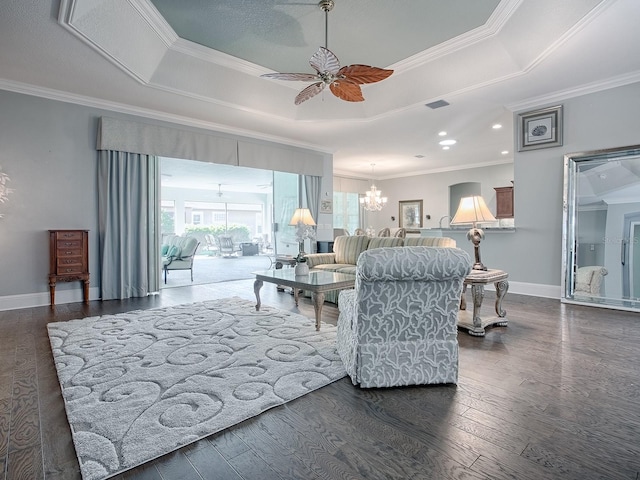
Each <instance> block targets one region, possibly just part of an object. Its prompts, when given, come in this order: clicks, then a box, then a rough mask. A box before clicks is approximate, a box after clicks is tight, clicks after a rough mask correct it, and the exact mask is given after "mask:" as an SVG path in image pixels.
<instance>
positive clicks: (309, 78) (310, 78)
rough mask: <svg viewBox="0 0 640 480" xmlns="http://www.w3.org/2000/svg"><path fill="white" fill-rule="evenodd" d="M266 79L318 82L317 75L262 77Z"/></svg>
mask: <svg viewBox="0 0 640 480" xmlns="http://www.w3.org/2000/svg"><path fill="white" fill-rule="evenodd" d="M260 76H261V77H265V78H275V79H276V80H301V81H303V82H313V81H315V80H318V75H316V74H315V73H265V74H264V75H260Z"/></svg>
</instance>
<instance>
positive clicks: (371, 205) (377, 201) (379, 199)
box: [360, 163, 387, 212]
mask: <svg viewBox="0 0 640 480" xmlns="http://www.w3.org/2000/svg"><path fill="white" fill-rule="evenodd" d="M373 167H375V163H372V164H371V176H372V177H373ZM364 195H365V196H364V197H360V205H362V208H364V209H365V210H367V211H369V212H379V211H380V210H382V209H383V208H384V206H385V205H386V204H387V197H383V196H382V192H381V191H380V190H378V189H377V188H376V185H375V183H373V180H371V189H370V190H367V191H366V192H365V194H364Z"/></svg>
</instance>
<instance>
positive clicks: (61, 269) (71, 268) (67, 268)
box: [56, 264, 83, 275]
mask: <svg viewBox="0 0 640 480" xmlns="http://www.w3.org/2000/svg"><path fill="white" fill-rule="evenodd" d="M69 273H83V271H82V264H80V265H64V266H63V265H58V268H57V272H56V274H57V275H67V274H69Z"/></svg>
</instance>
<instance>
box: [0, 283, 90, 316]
mask: <svg viewBox="0 0 640 480" xmlns="http://www.w3.org/2000/svg"><path fill="white" fill-rule="evenodd" d="M99 299H100V289H99V288H98V287H93V288H89V300H99ZM82 301H83V298H82V289H75V290H60V289H57V290H56V305H63V304H65V303H79V302H82ZM45 305H49V292H40V293H26V294H23V295H5V296H3V297H0V311H6V310H19V309H21V308H31V307H43V306H45Z"/></svg>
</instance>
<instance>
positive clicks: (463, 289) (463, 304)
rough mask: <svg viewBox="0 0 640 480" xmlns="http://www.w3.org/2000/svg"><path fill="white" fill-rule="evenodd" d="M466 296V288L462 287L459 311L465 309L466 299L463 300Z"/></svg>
mask: <svg viewBox="0 0 640 480" xmlns="http://www.w3.org/2000/svg"><path fill="white" fill-rule="evenodd" d="M466 294H467V286H466V285H462V295H461V296H460V310H466V309H467V299H466V298H465V295H466Z"/></svg>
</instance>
